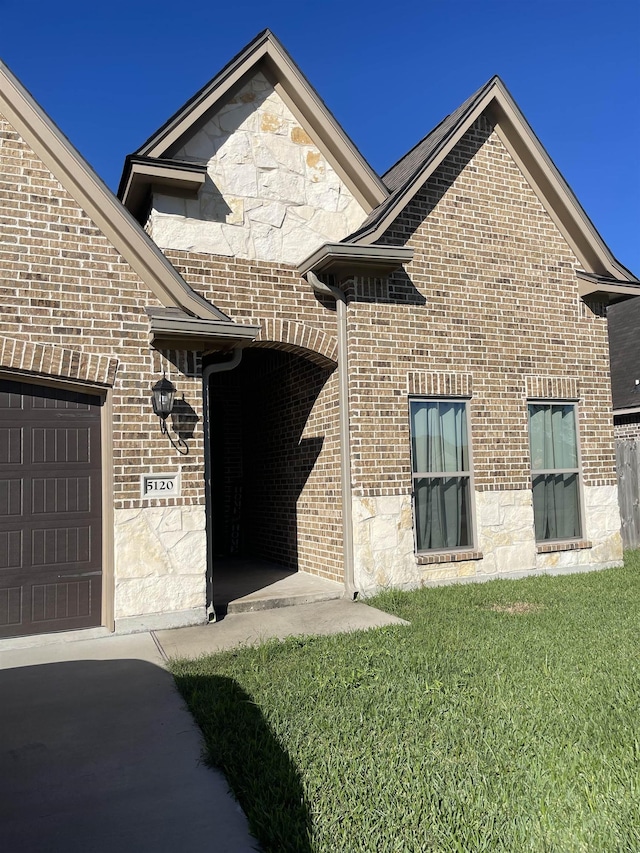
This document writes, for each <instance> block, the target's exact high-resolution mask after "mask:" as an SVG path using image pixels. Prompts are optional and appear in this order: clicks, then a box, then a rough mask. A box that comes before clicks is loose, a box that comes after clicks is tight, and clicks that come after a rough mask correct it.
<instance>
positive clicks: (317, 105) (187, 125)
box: [119, 30, 388, 211]
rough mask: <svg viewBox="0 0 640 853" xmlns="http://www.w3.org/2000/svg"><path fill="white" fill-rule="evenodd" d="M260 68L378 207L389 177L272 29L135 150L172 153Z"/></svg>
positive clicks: (368, 202) (368, 204)
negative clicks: (347, 129) (356, 141)
mask: <svg viewBox="0 0 640 853" xmlns="http://www.w3.org/2000/svg"><path fill="white" fill-rule="evenodd" d="M258 70H260V71H262V72H263V73H264V74H265V76H266V77H267V79H268V80H269V81H270V82H271V83H272V85H273V86H274V89H275V90H276V92H277V93H278V94H279V95H280V97H281V98H282V100H283V101H284V102H285V103H286V105H287V106H288V107H289V109H290V110H291V112H292V113H293V115H294V116H295V117H296V118H297V120H298V121H299V122H300V123H301V124H302V125H304V126H305V129H306V130H307V131H308V132H309V135H310V136H311V137H312V139H313V140H314V142H315V144H316V145H317V146H318V148H319V149H320V150H321V151H322V153H323V154H324V155H325V157H326V158H327V160H328V161H329V162H330V163H331V165H332V166H333V168H334V169H335V170H336V172H337V173H338V175H339V176H340V177H341V178H342V180H343V181H344V182H345V183H346V185H347V186H348V187H349V189H350V190H351V192H352V193H353V195H354V196H355V198H356V199H357V200H358V201H359V202H360V204H361V205H362V206H363V208H364V209H365V210H366V211H370V210H372V209H373V208H374V207H377V205H379V204H380V202H382V201H383V199H385V198H386V197H387V195H388V192H387V189H386V187H385V185H384V183H383V182H382V181H381V180H380V178H379V177H378V175H377V174H376V173H375V172H374V171H373V169H372V168H371V166H369V164H368V163H367V161H366V160H365V159H364V157H363V156H362V154H361V153H360V152H359V151H358V149H357V148H356V146H355V145H354V143H353V142H352V141H351V139H350V138H349V137H348V136H347V134H346V133H345V132H344V130H343V129H342V127H341V126H340V125H339V124H338V122H337V121H336V119H335V117H334V116H333V115H332V113H331V112H330V111H329V109H328V108H327V106H326V105H325V103H324V101H323V100H322V99H321V98H320V96H319V95H318V93H317V92H316V91H315V89H314V88H313V86H311V84H310V83H309V81H308V80H307V78H306V77H305V76H304V75H303V73H302V72H301V71H300V69H299V68H298V66H297V65H296V63H295V62H294V61H293V59H292V58H291V56H289V54H288V53H287V51H286V50H285V49H284V47H283V46H282V45H281V44H280V42H279V41H278V39H277V38H276V37H275V36H274V35H273V33H272V32H270V31H269V30H264V31H263V32H261V33H259V34H258V35H257V36H256V37H255V38H254V39H253V41H252V42H250V43H249V44H248V45H247V46H246V47H245V48H244V49H243V50H242V51H241V52H240V53H238V54H237V56H235V57H234V58H233V59H232V60H231V61H230V62H229V63H227V65H225V67H224V68H223V69H222V71H220V72H219V74H216V76H215V77H214V78H213V79H212V80H210V81H209V82H208V83H207V84H206V85H205V86H203V88H202V89H200V91H199V92H196V94H195V95H194V96H193V97H192V98H190V99H189V100H188V101H187V102H186V103H185V104H184V105H183V106H182V107H181V108H180V109H179V110H178V111H177V112H176V113H175V114H174V115H173V116H171V118H170V119H169V120H168V121H166V122H165V123H164V124H163V125H162V127H161V128H159V130H157V131H156V132H155V133H154V134H153V135H152V136H151V137H149V139H147V141H146V142H145V143H144V144H143V145H142V146H140V148H138V150H137V151H136V152H135V154H136V155H137V156H138V157H147V158H164V159H168V158H171V155H172V154H173V153H174V152H175V151H177V150H178V149H179V148H180V147H181V145H182V144H183V143H184V140H185V139H186V138H187V137H188V136H189V135H190V134H192V133H193V132H194V131H195V130H196V129H197V128H198V127H200V126H201V125H202V124H203V123H204V122H205V121H206V120H207V117H208V116H209V115H211V113H212V112H214V111H215V109H216V108H217V107H218V106H221V105H222V104H223V103H224V102H225V101H226V100H227V99H228V98H229V97H231V96H232V94H233V92H234V91H235V90H236V89H237V88H238V87H239V86H241V85H242V83H243V81H244V80H245V79H246V78H247V77H248V76H250V75H252V74H255V73H256V72H257V71H258ZM130 168H131V164H130V163H129V162H127V164H125V169H124V172H123V175H122V180H121V182H120V191H119V195H120V197H121V198H122V199H123V201H124V203H125V204H127V198H126V197H125V188H126V186H127V183H128V182H129V175H128V171H129V170H130Z"/></svg>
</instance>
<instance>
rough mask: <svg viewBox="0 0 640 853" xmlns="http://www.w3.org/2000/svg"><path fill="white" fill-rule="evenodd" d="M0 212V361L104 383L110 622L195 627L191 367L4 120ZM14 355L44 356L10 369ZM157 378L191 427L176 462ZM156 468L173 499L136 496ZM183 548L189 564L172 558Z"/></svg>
mask: <svg viewBox="0 0 640 853" xmlns="http://www.w3.org/2000/svg"><path fill="white" fill-rule="evenodd" d="M0 211H1V219H0V227H1V231H0V243H1V251H0V298H1V299H2V312H1V314H2V316H1V318H0V336H1V338H2V339H5V340H8V341H9V342H10V343H9V345H5V346H4V347H3V348H2V351H3V353H4V355H3V360H2V365H3V366H5V367H6V366H11V367H13V368H17V369H18V370H20V369H23V370H27V371H29V373H30V375H32V376H37V377H40V378H41V379H42V382H43V383H44V384H46V382H47V380H48V379H49V378H51V377H54V378H57V379H58V378H64V377H65V376H70V375H72V374H71V373H70V372H69V371H70V370H71V368H72V366H75V367H74V368H73V369H74V370H75V374H74V375H75V376H76V378H78V379H79V380H81V381H83V382H85V383H86V388H87V391H89V392H90V391H91V390H92V387H93V389H94V390H96V391H97V390H101V389H104V388H105V387H108V386H110V385H112V387H113V393H112V404H113V481H114V489H113V507H114V512H115V526H116V536H115V570H116V600H115V617H116V622H118V621H119V620H120V619H122V618H129V617H133V616H143V615H145V614H151V613H160V612H162V611H166V610H174V611H175V610H179V609H180V608H182V607H184V608H185V609H186V610H187V611H188V614H187V615H186V616H185V618H188V619H189V620H190V621H194V620H196V619H204V615H205V596H204V586H203V585H204V577H205V559H204V553H205V552H204V545H203V543H204V530H203V527H202V516H203V504H204V477H203V455H202V453H203V444H202V407H201V401H202V391H201V379H200V376H201V370H200V362H199V359H198V358H196V357H195V356H194V355H193V354H186V353H180V352H162V353H160V352H157V351H153V350H150V348H149V343H148V328H149V324H148V319H147V316H146V315H145V312H144V309H145V307H146V306H157V305H159V303H158V301H157V299H156V298H155V296H153V294H152V293H151V292H150V291H149V290H148V289H147V288H146V286H145V285H144V283H143V282H142V281H141V280H140V278H139V277H138V276H137V275H136V273H135V272H134V271H133V270H132V269H131V268H130V267H129V265H128V264H127V263H126V261H124V259H123V258H122V257H121V256H120V255H119V254H118V253H117V252H116V251H115V250H114V248H113V247H112V246H111V245H110V244H109V242H108V241H107V239H106V238H105V237H104V235H103V234H102V233H101V232H100V231H99V230H98V229H97V228H96V227H95V225H94V224H93V222H92V221H91V220H90V219H89V218H88V217H87V216H86V215H85V214H84V212H83V211H82V210H81V209H80V208H79V206H78V205H77V203H76V202H75V201H74V199H73V198H72V197H71V196H70V195H69V194H68V193H67V192H66V190H65V189H64V188H63V187H62V186H61V185H60V183H59V182H58V180H57V179H56V178H55V177H54V176H53V175H52V174H51V173H50V172H49V170H48V169H47V168H46V167H45V166H44V164H43V163H42V162H41V161H40V160H39V158H38V157H37V156H36V155H35V154H34V152H33V151H32V150H31V149H30V148H29V147H28V146H27V145H26V144H25V142H24V141H23V140H22V138H21V137H20V136H19V135H18V134H17V133H16V132H15V131H14V130H13V128H12V127H11V126H10V125H9V124H8V122H7V121H5V120H4V119H2V117H0ZM13 341H17V342H19V343H18V346H17V347H16V346H14V344H13V343H11V342H13ZM23 345H27V346H26V348H25V347H24V346H23ZM31 345H33V346H31ZM20 347H23V349H24V352H28V351H31V350H32V351H33V352H32V356H33V353H35V356H38V353H43V354H44V355H43V357H42V358H39V357H35V356H33V357H32V356H30V357H29V360H28V361H27V360H25V359H24V358H23V356H21V357H20V360H19V361H18V362H16V363H15V364H13V363H11V364H8V362H7V359H6V357H5V356H6V355H7V353H8V352H11V353H14V354H15V353H16V351H17V350H18V349H19V348H20ZM47 353H49V355H47ZM60 354H62V357H61V359H58V358H57V355H60ZM23 355H24V353H23ZM116 363H117V370H115V373H114V371H113V370H112V367H111V366H112V365H114V366H115V364H116ZM65 365H67V366H66V367H65ZM82 365H84V368H83V367H82ZM92 365H93V366H94V367H95V369H94V368H93V367H92ZM102 366H104V370H103V369H102ZM165 370H166V374H167V377H168V378H170V379H171V380H172V381H173V382H174V383H175V385H176V386H177V389H178V393H179V395H180V396H182V394H184V397H185V400H186V402H187V403H188V404H189V405H190V406H191V407H192V408H193V410H194V414H195V416H196V417H197V418H198V419H199V420H198V423H197V425H196V429H195V434H194V436H193V438H192V439H191V440H190V441H189V446H190V453H189V455H188V456H185V457H182V456H179V455H178V454H177V453H176V452H175V451H174V450H173V448H172V447H171V445H170V444H169V442H168V440H167V438H166V436H163V435H161V434H160V429H159V426H158V419H157V417H156V416H155V415H154V414H153V411H152V407H151V387H152V385H153V384H154V383H155V382H156V381H157V380H158V379H159V378H160V377H161V376H162V373H163V371H165ZM94 383H95V384H94ZM169 426H171V424H170V423H169ZM165 472H176V473H179V474H180V477H181V480H182V494H181V496H180V497H179V498H172V499H166V500H160V499H147V500H141V498H140V475H141V474H142V473H165ZM178 518H179V519H180V520H179V521H178V520H177V519H178ZM176 525H177V527H176ZM129 537H131V538H129ZM185 552H188V554H189V559H188V560H184V561H183V560H182V558H180V559H178V555H182V554H184V553H185ZM147 555H148V556H149V563H148V564H147V563H146V562H144V561H143V559H142V558H143V556H144V557H146V556H147ZM194 608H195V611H194ZM196 611H197V612H196Z"/></svg>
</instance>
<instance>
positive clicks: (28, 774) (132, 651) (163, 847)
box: [0, 634, 257, 853]
mask: <svg viewBox="0 0 640 853" xmlns="http://www.w3.org/2000/svg"><path fill="white" fill-rule="evenodd" d="M162 664H163V658H162V656H161V654H160V652H159V650H158V647H157V646H156V643H155V642H154V639H153V637H152V636H151V635H150V634H136V635H132V636H126V637H113V636H112V637H108V638H105V639H100V640H86V641H76V642H66V643H55V644H53V645H48V646H43V647H40V648H29V649H22V650H13V651H11V650H9V651H1V652H0V849H1V850H2V851H3V853H36V851H37V853H45V851H46V853H107V851H109V853H114V851H119V853H151V851H153V853H169V851H171V853H192V851H193V853H195V851H202V850H209V851H212V853H249V851H252V850H255V849H257V844H256V842H255V841H254V840H253V839H252V838H251V836H250V835H249V831H248V828H247V823H246V819H245V816H244V814H243V813H242V811H241V810H240V808H239V806H238V805H237V804H236V802H235V800H233V799H232V797H231V796H230V795H229V793H228V789H227V785H226V782H225V780H224V777H223V776H222V775H221V774H219V773H218V772H216V771H214V770H212V769H211V768H208V767H206V766H204V765H203V764H202V763H201V762H200V753H201V738H200V733H199V730H198V729H197V728H196V726H195V724H194V722H193V720H192V718H191V715H190V714H189V713H188V711H187V710H186V707H185V706H184V704H183V702H182V699H181V697H180V696H179V695H178V693H177V692H176V690H175V687H174V684H173V679H172V677H171V675H169V673H168V672H167V671H166V670H165V669H164V668H163V665H162Z"/></svg>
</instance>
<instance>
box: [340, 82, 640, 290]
mask: <svg viewBox="0 0 640 853" xmlns="http://www.w3.org/2000/svg"><path fill="white" fill-rule="evenodd" d="M485 112H486V113H487V116H488V117H489V119H490V120H491V121H492V123H493V124H494V126H495V129H496V132H497V133H498V135H499V137H500V139H501V140H502V142H503V144H504V145H505V147H506V148H507V150H508V151H509V152H510V153H511V155H512V157H513V158H514V160H515V162H516V163H517V165H518V166H519V168H520V170H521V171H522V173H523V175H524V176H525V178H526V180H527V181H528V183H529V184H530V185H531V187H532V188H533V190H534V192H535V193H536V195H537V196H538V197H539V199H540V201H541V202H542V204H543V205H544V206H545V208H546V209H547V211H548V213H549V215H550V216H551V217H552V219H553V220H554V221H555V223H556V225H557V226H558V228H559V229H560V231H561V232H562V234H563V235H564V237H565V239H566V240H567V242H568V243H569V245H570V246H571V248H572V249H573V251H574V253H575V254H576V256H577V257H578V259H579V260H580V262H581V263H582V264H583V266H584V269H585V271H586V272H588V273H592V274H595V275H599V276H605V277H607V278H608V279H613V280H614V281H620V280H621V281H625V282H633V283H638V279H637V278H636V277H635V276H634V275H633V273H631V272H630V271H629V270H628V269H626V268H625V267H624V266H623V265H622V264H621V263H620V262H619V261H617V260H616V259H615V258H614V256H613V255H612V254H611V251H610V250H609V248H608V247H607V245H606V244H605V242H604V240H603V239H602V237H601V236H600V234H598V232H597V230H596V228H595V226H594V225H593V223H592V222H591V220H590V219H589V217H588V216H587V214H586V213H585V211H584V210H583V208H582V207H581V205H580V203H579V202H578V200H577V198H576V197H575V195H574V194H573V192H572V190H571V188H570V187H569V185H568V184H567V182H566V181H565V180H564V178H563V177H562V175H561V174H560V172H559V171H558V169H557V168H556V166H555V165H554V163H553V161H552V160H551V158H550V157H549V155H548V154H547V152H546V151H545V149H544V147H543V146H542V143H541V142H540V140H539V139H538V138H537V136H536V135H535V133H534V132H533V130H532V129H531V127H530V125H529V124H528V122H527V120H526V119H525V117H524V115H523V114H522V112H521V111H520V109H519V107H518V105H517V104H516V102H515V101H514V99H513V98H512V96H511V94H510V93H509V91H508V90H507V87H506V86H505V85H504V83H503V82H502V80H501V79H500V78H499V77H497V76H496V77H492V78H491V79H490V80H489V81H488V82H487V83H485V85H484V86H482V87H481V88H480V89H478V91H477V92H475V93H474V94H473V95H471V97H470V98H468V99H467V100H466V101H465V102H464V103H463V104H461V105H460V106H459V107H458V109H457V110H455V112H453V113H451V115H449V116H447V117H446V118H445V119H444V120H443V121H442V122H440V124H439V125H437V127H436V128H434V130H432V131H431V133H429V134H428V135H427V136H425V138H424V139H423V140H421V141H420V142H419V143H418V144H417V145H416V146H415V147H414V148H412V149H411V151H409V152H408V153H407V154H406V155H405V156H404V157H402V158H401V159H400V160H399V161H398V162H397V163H396V164H395V165H394V166H393V167H392V168H391V169H389V171H388V172H387V173H386V174H385V175H384V181H385V184H386V186H387V187H388V189H389V190H390V195H389V197H388V198H387V199H385V200H384V201H383V202H382V203H381V204H380V205H378V207H377V208H376V209H375V210H372V211H371V213H370V214H369V216H368V217H367V219H366V220H365V221H364V223H363V224H362V225H361V226H360V228H359V229H358V230H357V231H355V232H354V233H353V234H351V235H350V236H349V237H347V238H345V240H344V241H343V242H345V243H357V244H359V245H370V244H372V243H375V242H376V241H377V240H379V239H380V238H381V237H382V236H383V234H384V232H385V231H386V229H387V228H388V227H389V225H390V224H391V223H392V222H393V221H394V219H395V218H396V217H397V216H398V215H399V213H400V212H401V211H402V210H403V209H404V208H405V207H406V205H407V204H409V202H410V201H411V199H412V198H413V197H414V196H415V194H416V193H417V192H418V191H419V190H420V188H421V187H422V186H423V185H424V183H425V182H426V181H427V180H428V178H429V177H430V176H431V175H432V174H433V172H434V171H435V170H436V169H437V168H438V166H439V165H440V164H441V163H442V162H443V160H444V159H445V157H446V156H447V155H448V154H449V152H450V151H451V150H452V149H453V148H454V147H455V145H457V144H458V142H459V141H460V140H461V139H462V137H463V136H464V134H465V133H466V132H467V131H468V130H469V128H470V127H471V126H472V124H473V123H474V122H475V121H476V120H477V119H478V118H479V117H480V116H481V115H482V114H483V113H485ZM585 290H586V287H585Z"/></svg>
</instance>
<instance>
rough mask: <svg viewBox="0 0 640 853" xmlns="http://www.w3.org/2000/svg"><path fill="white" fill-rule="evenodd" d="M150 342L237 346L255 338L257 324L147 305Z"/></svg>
mask: <svg viewBox="0 0 640 853" xmlns="http://www.w3.org/2000/svg"><path fill="white" fill-rule="evenodd" d="M147 313H148V314H149V332H150V339H151V343H153V344H154V346H156V347H159V348H165V347H168V348H178V349H185V350H201V351H213V350H219V349H236V348H238V347H242V346H246V345H247V344H250V343H251V342H252V341H254V340H255V339H256V337H257V335H258V333H259V331H260V326H251V325H241V324H238V323H234V322H233V321H232V320H226V321H223V320H202V319H200V318H197V317H190V316H189V315H187V314H185V313H183V312H180V311H176V312H157V309H156V310H155V311H154V309H153V308H151V309H147Z"/></svg>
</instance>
